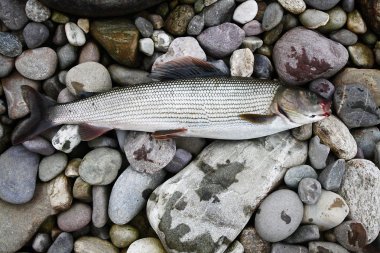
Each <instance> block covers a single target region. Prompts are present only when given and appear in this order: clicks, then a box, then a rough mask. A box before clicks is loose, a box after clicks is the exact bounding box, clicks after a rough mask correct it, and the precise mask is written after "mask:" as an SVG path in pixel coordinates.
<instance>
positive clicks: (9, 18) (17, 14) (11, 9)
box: [0, 0, 28, 30]
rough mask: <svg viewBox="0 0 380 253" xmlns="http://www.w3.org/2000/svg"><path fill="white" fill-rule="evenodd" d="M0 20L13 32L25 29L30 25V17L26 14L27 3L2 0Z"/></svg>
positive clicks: (17, 0) (0, 3) (19, 0)
mask: <svg viewBox="0 0 380 253" xmlns="http://www.w3.org/2000/svg"><path fill="white" fill-rule="evenodd" d="M0 19H1V21H3V23H4V25H5V26H6V27H8V28H9V29H11V30H20V29H21V28H23V27H24V26H25V25H26V23H28V17H27V16H26V13H25V1H23V0H2V1H1V2H0Z"/></svg>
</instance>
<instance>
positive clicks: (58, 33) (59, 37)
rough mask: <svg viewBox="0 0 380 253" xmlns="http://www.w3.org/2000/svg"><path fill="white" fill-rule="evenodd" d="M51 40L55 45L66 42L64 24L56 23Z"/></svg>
mask: <svg viewBox="0 0 380 253" xmlns="http://www.w3.org/2000/svg"><path fill="white" fill-rule="evenodd" d="M52 42H53V43H54V44H55V45H56V46H63V45H65V44H66V43H67V37H66V32H65V26H64V25H58V26H57V28H56V29H55V33H54V36H53V38H52Z"/></svg>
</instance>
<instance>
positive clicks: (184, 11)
mask: <svg viewBox="0 0 380 253" xmlns="http://www.w3.org/2000/svg"><path fill="white" fill-rule="evenodd" d="M193 16H194V10H193V8H192V7H191V6H190V5H187V4H184V5H179V6H177V7H176V8H175V9H174V10H173V11H172V12H171V13H170V15H169V17H168V18H167V19H166V22H165V29H166V31H168V32H169V33H171V34H173V35H177V36H181V35H183V34H185V33H186V30H187V26H188V24H189V22H190V20H191V19H192V18H193Z"/></svg>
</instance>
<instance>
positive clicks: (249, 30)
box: [243, 20, 264, 36]
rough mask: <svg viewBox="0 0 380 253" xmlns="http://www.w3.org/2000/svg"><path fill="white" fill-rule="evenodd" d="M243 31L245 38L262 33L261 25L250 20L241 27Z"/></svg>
mask: <svg viewBox="0 0 380 253" xmlns="http://www.w3.org/2000/svg"><path fill="white" fill-rule="evenodd" d="M243 30H244V32H245V35H246V36H255V35H259V34H261V33H263V32H264V30H263V28H262V27H261V23H260V22H259V21H257V20H252V21H251V22H248V23H246V24H245V25H244V26H243Z"/></svg>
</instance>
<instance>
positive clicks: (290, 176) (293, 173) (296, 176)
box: [284, 164, 318, 188]
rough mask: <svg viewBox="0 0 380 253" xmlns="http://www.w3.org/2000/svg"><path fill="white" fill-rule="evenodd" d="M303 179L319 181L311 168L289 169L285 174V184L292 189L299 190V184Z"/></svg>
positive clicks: (305, 166) (304, 166)
mask: <svg viewBox="0 0 380 253" xmlns="http://www.w3.org/2000/svg"><path fill="white" fill-rule="evenodd" d="M303 178H314V179H317V178H318V175H317V172H315V170H314V169H313V168H312V167H311V166H309V165H306V164H305V165H300V166H296V167H292V168H290V169H288V171H287V172H286V173H285V177H284V182H285V184H286V185H287V186H288V187H290V188H298V184H299V182H301V180H302V179H303Z"/></svg>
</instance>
